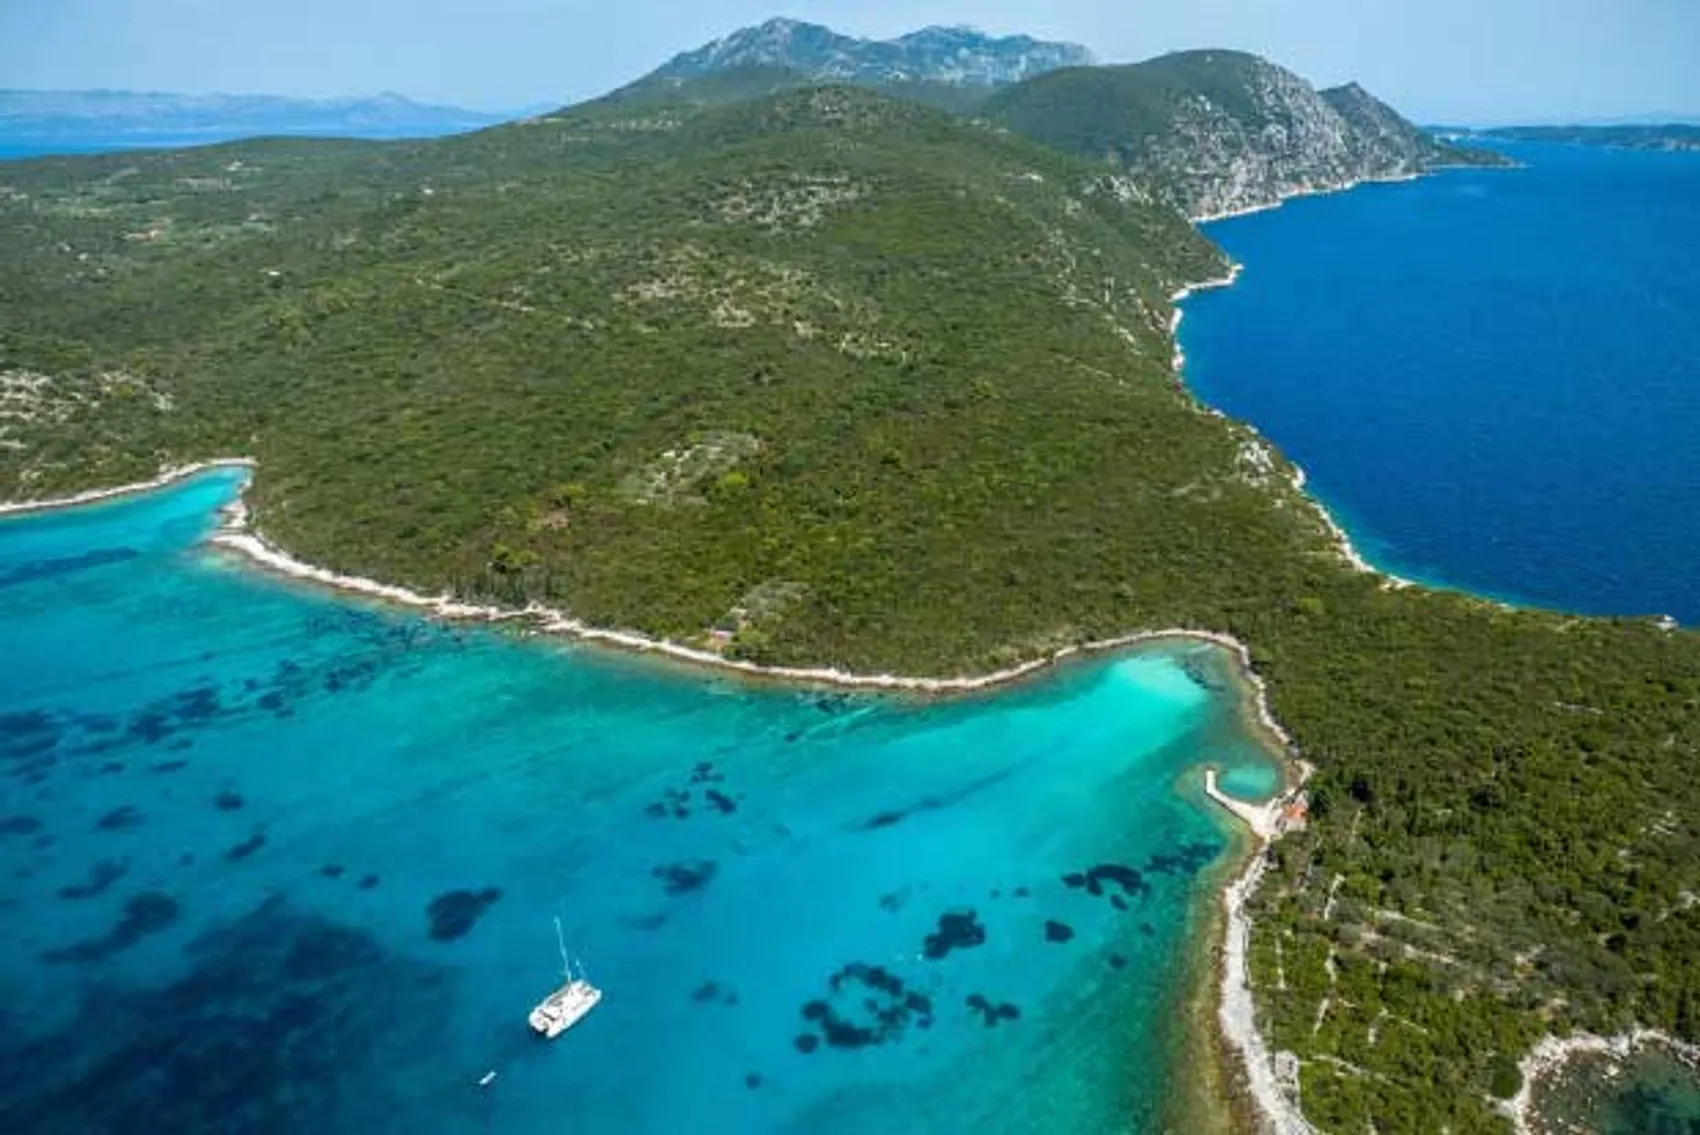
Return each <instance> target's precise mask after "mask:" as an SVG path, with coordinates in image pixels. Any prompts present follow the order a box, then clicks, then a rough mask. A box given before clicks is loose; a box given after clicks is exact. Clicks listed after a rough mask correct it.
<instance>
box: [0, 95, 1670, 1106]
mask: <svg viewBox="0 0 1700 1135" xmlns="http://www.w3.org/2000/svg"><path fill="white" fill-rule="evenodd" d="M674 93H675V94H679V92H674ZM1223 266H1224V262H1223V259H1222V257H1221V255H1220V253H1219V252H1218V251H1217V250H1215V249H1214V248H1213V247H1211V246H1210V245H1209V244H1208V242H1206V241H1205V240H1204V239H1203V238H1202V237H1200V236H1199V235H1198V234H1197V233H1196V232H1194V231H1193V230H1192V229H1191V228H1189V227H1188V226H1186V225H1185V224H1184V223H1183V222H1182V221H1181V219H1180V217H1179V216H1178V215H1177V214H1176V213H1174V212H1172V211H1170V210H1169V209H1167V208H1166V207H1163V206H1161V205H1158V204H1155V203H1152V202H1151V201H1149V200H1147V191H1146V189H1145V188H1144V187H1143V186H1142V185H1141V183H1139V182H1137V181H1134V180H1132V179H1129V178H1127V177H1126V176H1124V175H1118V174H1114V173H1112V172H1111V171H1109V170H1107V169H1105V168H1104V167H1103V166H1102V165H1100V164H1096V163H1092V162H1087V161H1084V160H1081V159H1076V158H1070V157H1065V156H1063V155H1061V154H1059V153H1056V152H1054V151H1050V150H1046V149H1043V148H1040V147H1039V146H1038V145H1036V144H1035V143H1032V142H1028V141H1025V140H1022V139H1020V138H1018V137H1014V136H1012V135H1010V134H1007V133H1003V132H1001V131H998V130H994V129H991V128H988V127H985V126H981V125H975V124H972V123H968V122H964V121H961V120H959V119H955V118H952V117H950V116H948V115H945V114H943V113H940V112H936V111H932V110H927V109H925V108H923V107H920V106H916V105H913V104H909V103H904V102H899V101H894V100H892V99H889V98H885V97H881V96H880V95H878V94H874V93H870V92H866V91H860V90H854V89H847V88H838V87H806V88H801V89H789V90H781V91H779V92H777V93H765V94H762V95H761V96H760V97H756V98H752V99H746V100H743V101H736V100H732V101H728V100H726V99H721V98H718V97H716V98H709V97H696V96H693V95H692V94H691V92H689V91H686V92H683V94H682V95H680V97H677V98H673V97H669V98H662V99H651V98H644V99H636V100H630V99H628V100H624V101H622V100H620V99H613V100H604V101H602V102H599V103H596V104H591V105H588V106H586V107H584V108H579V109H577V110H569V111H566V112H562V113H559V114H554V115H549V116H546V117H544V118H542V119H538V120H535V121H532V122H528V123H521V124H515V125H512V126H507V127H501V128H497V129H492V130H488V131H484V132H481V133H479V134H474V135H469V136H465V137H462V138H457V139H448V140H440V141H436V142H429V143H391V144H367V143H310V142H277V141H274V142H255V143H244V144H239V145H229V146H219V147H211V148H207V149H202V150H193V151H179V152H166V153H146V154H123V155H108V156H104V157H99V158H80V159H56V160H50V161H38V162H29V163H17V164H11V165H6V166H0V497H14V498H16V497H31V496H43V495H49V494H52V493H56V492H60V491H66V490H71V489H77V488H83V487H87V486H90V485H94V484H103V483H111V482H118V481H128V480H134V479H137V478H138V477H142V476H145V475H150V474H152V473H153V472H154V471H155V470H157V468H158V467H159V466H160V465H161V464H164V463H169V462H176V461H185V460H191V459H195V458H200V457H206V456H213V455H220V454H231V453H242V454H248V455H252V456H255V457H257V458H259V460H260V466H259V471H258V474H257V479H256V482H255V485H254V489H253V493H252V497H253V503H254V505H255V508H256V514H257V521H258V524H259V526H260V528H261V529H262V530H263V531H264V532H265V533H266V534H267V535H268V536H270V537H271V538H273V539H274V540H276V541H278V542H279V543H280V544H282V545H283V546H285V547H286V548H288V549H289V550H290V551H291V552H294V553H296V554H298V555H300V556H302V557H304V558H307V559H310V560H314V561H317V562H321V563H324V564H327V565H329V566H332V567H335V568H339V569H342V570H348V571H354V572H359V573H363V574H367V575H373V576H377V577H381V578H384V579H387V580H393V581H397V582H402V583H408V584H412V585H415V586H418V587H422V588H426V589H435V588H440V587H451V588H453V589H455V590H456V591H457V592H459V593H461V594H463V595H467V596H472V597H481V598H482V597H495V598H498V599H502V600H509V601H515V602H517V601H520V600H522V599H526V598H541V599H546V600H548V601H550V602H553V603H555V604H558V605H560V606H563V607H565V608H567V609H568V610H570V611H572V612H573V613H575V614H578V615H580V616H583V617H585V618H588V619H590V620H592V621H594V622H598V623H603V624H612V625H619V626H627V627H636V628H640V629H643V630H647V631H650V632H653V633H657V634H664V635H669V636H672V637H676V638H679V639H683V640H688V641H701V642H709V641H713V639H712V638H711V637H710V635H711V632H712V631H714V630H716V629H719V630H720V631H722V632H723V633H724V634H725V635H726V636H728V638H729V642H728V645H727V649H729V650H730V651H732V652H734V653H738V654H740V655H743V656H746V657H752V658H756V659H760V660H764V661H772V662H787V663H802V664H831V665H838V666H844V667H848V668H852V669H858V670H895V671H900V672H906V673H932V674H939V673H952V672H962V671H969V670H982V669H987V668H991V667H993V666H997V665H1000V664H1003V663H1007V662H1010V661H1013V660H1016V659H1019V658H1028V657H1033V656H1035V655H1038V654H1040V653H1042V652H1044V651H1046V650H1049V649H1050V648H1053V647H1055V646H1057V645H1060V644H1063V643H1068V642H1073V641H1077V640H1081V639H1089V638H1094V637H1102V636H1108V635H1112V634H1117V633H1124V632H1127V631H1130V630H1135V629H1140V628H1149V627H1162V626H1173V625H1191V626H1198V627H1208V628H1213V629H1218V630H1223V631H1228V632H1231V633H1233V634H1235V635H1238V636H1239V637H1240V638H1242V639H1243V640H1245V641H1246V642H1248V643H1249V644H1250V645H1251V649H1252V652H1253V657H1254V660H1255V663H1256V665H1257V667H1258V669H1259V670H1260V671H1261V672H1262V673H1263V674H1264V675H1265V676H1266V677H1267V678H1268V679H1269V682H1270V688H1271V694H1272V699H1273V705H1274V709H1275V712H1276V713H1277V715H1278V716H1279V717H1280V718H1281V719H1282V720H1283V721H1284V722H1285V723H1286V724H1287V725H1288V726H1289V727H1290V728H1291V729H1292V731H1293V732H1294V734H1295V736H1296V738H1297V740H1298V743H1299V744H1300V746H1301V747H1302V748H1303V750H1304V751H1305V755H1306V756H1307V757H1308V758H1309V759H1311V760H1312V761H1314V762H1316V763H1317V764H1318V766H1319V767H1320V771H1319V772H1318V774H1317V778H1316V780H1315V782H1314V800H1315V822H1314V824H1313V825H1312V828H1311V830H1310V831H1309V832H1308V833H1305V834H1303V835H1301V836H1298V837H1294V838H1292V839H1289V840H1287V841H1283V843H1282V844H1280V845H1279V846H1278V848H1277V851H1276V853H1275V854H1276V855H1277V856H1278V859H1279V869H1278V870H1277V871H1276V872H1275V873H1274V874H1273V875H1272V876H1271V878H1270V881H1269V882H1268V883H1266V884H1265V887H1264V888H1263V890H1262V891H1261V892H1260V895H1259V899H1258V902H1259V904H1260V907H1261V914H1262V915H1263V917H1261V918H1260V920H1259V923H1258V934H1257V937H1256V939H1255V941H1254V944H1253V946H1254V953H1253V969H1254V975H1255V977H1256V978H1257V981H1258V985H1259V1004H1260V1007H1261V1009H1262V1011H1263V1012H1265V1013H1266V1015H1267V1016H1268V1019H1269V1022H1270V1025H1271V1029H1272V1036H1273V1038H1274V1041H1275V1043H1276V1045H1277V1046H1278V1047H1280V1048H1283V1049H1290V1050H1293V1051H1296V1052H1297V1053H1299V1055H1300V1057H1301V1059H1302V1068H1303V1073H1302V1083H1303V1090H1304V1101H1305V1106H1306V1109H1307V1112H1308V1113H1309V1114H1311V1115H1312V1116H1313V1118H1315V1119H1316V1120H1317V1121H1318V1122H1319V1123H1320V1124H1321V1125H1322V1126H1323V1127H1324V1128H1325V1129H1327V1130H1330V1131H1361V1130H1364V1129H1365V1127H1366V1124H1367V1121H1368V1120H1369V1119H1370V1118H1373V1120H1374V1125H1375V1128H1376V1130H1379V1131H1382V1132H1396V1131H1405V1132H1421V1133H1424V1135H1427V1133H1431V1132H1434V1131H1438V1130H1441V1129H1443V1128H1445V1129H1450V1130H1452V1131H1455V1132H1467V1131H1486V1130H1500V1129H1502V1127H1503V1124H1502V1122H1501V1121H1500V1120H1499V1119H1498V1118H1497V1117H1496V1116H1495V1115H1494V1113H1493V1112H1492V1110H1491V1106H1490V1104H1489V1100H1488V1097H1489V1092H1490V1089H1493V1088H1495V1087H1497V1088H1499V1089H1504V1088H1505V1087H1506V1084H1505V1083H1504V1079H1505V1078H1504V1075H1503V1073H1502V1066H1503V1064H1504V1062H1506V1061H1508V1060H1510V1059H1512V1058H1514V1057H1515V1056H1517V1055H1518V1054H1520V1053H1521V1052H1522V1051H1523V1050H1524V1048H1525V1047H1526V1046H1527V1045H1528V1043H1529V1042H1530V1041H1531V1040H1532V1039H1533V1038H1534V1037H1535V1036H1537V1035H1538V1034H1539V1033H1540V1032H1542V1031H1545V1030H1547V1029H1549V1028H1550V1029H1558V1030H1562V1029H1565V1028H1568V1027H1570V1026H1572V1025H1587V1026H1589V1027H1593V1028H1596V1029H1603V1030H1612V1029H1615V1028H1618V1027H1621V1026H1623V1025H1625V1024H1627V1023H1629V1022H1630V1021H1639V1022H1642V1023H1645V1024H1650V1025H1656V1026H1662V1027H1665V1028H1671V1029H1675V1030H1678V1031H1680V1032H1682V1033H1683V1034H1684V1035H1687V1036H1689V1037H1691V1038H1697V1037H1700V911H1697V910H1696V909H1695V903H1694V901H1693V896H1694V895H1695V894H1696V893H1700V828H1697V825H1696V820H1695V817H1696V815H1700V808H1697V805H1700V799H1697V797H1700V790H1697V789H1696V787H1695V778H1694V777H1693V776H1692V775H1691V774H1690V773H1689V769H1690V768H1691V767H1692V764H1693V762H1694V761H1695V760H1696V759H1697V758H1700V752H1697V749H1700V636H1696V635H1694V634H1693V633H1691V632H1676V633H1670V632H1666V631H1663V630H1660V629H1658V628H1657V627H1655V626H1654V625H1653V624H1652V623H1651V622H1648V621H1636V620H1621V621H1610V620H1583V619H1570V618H1563V617H1558V616H1552V615H1546V614H1540V613H1533V612H1511V611H1507V610H1502V609H1500V608H1497V607H1494V606H1492V605H1489V604H1485V603H1480V602H1475V601H1472V600H1468V599H1464V598H1460V597H1456V596H1450V595H1441V594H1432V593H1427V592H1423V591H1419V590H1403V591H1393V590H1386V589H1383V588H1382V587H1381V586H1379V584H1378V583H1377V581H1375V580H1374V579H1372V578H1370V577H1366V576H1363V575H1359V574H1356V573H1354V572H1352V571H1350V570H1349V569H1348V568H1347V567H1346V565H1344V564H1343V563H1342V561H1341V560H1340V558H1339V556H1338V554H1337V552H1336V551H1335V549H1334V548H1333V546H1332V544H1331V543H1330V541H1329V538H1328V536H1327V533H1326V532H1325V530H1324V527H1323V525H1322V522H1321V520H1320V517H1319V516H1318V514H1317V513H1316V512H1315V511H1314V510H1313V508H1312V507H1311V506H1310V505H1309V504H1308V502H1307V501H1306V500H1305V499H1304V498H1303V497H1302V496H1301V495H1300V494H1299V493H1297V492H1296V491H1295V490H1294V489H1293V488H1292V487H1291V484H1290V482H1289V480H1288V477H1287V474H1288V473H1289V472H1290V469H1289V467H1288V466H1287V465H1286V464H1285V462H1284V461H1283V460H1282V459H1281V458H1280V457H1279V456H1278V455H1276V454H1273V453H1271V452H1270V451H1269V450H1268V449H1267V447H1265V446H1264V445H1263V444H1262V443H1261V442H1260V441H1259V440H1258V439H1257V438H1256V436H1255V435H1254V434H1252V433H1251V432H1250V431H1249V430H1246V429H1245V428H1243V427H1241V426H1238V425H1235V424H1233V423H1230V422H1228V421H1226V420H1225V419H1222V418H1219V417H1216V416H1213V415H1210V414H1206V413H1203V412H1201V411H1200V409H1199V407H1198V406H1197V405H1196V404H1195V403H1194V402H1193V400H1192V399H1191V398H1190V397H1189V396H1188V395H1187V394H1186V392H1185V391H1184V390H1182V389H1181V388H1180V387H1179V385H1178V383H1177V380H1176V379H1175V377H1174V375H1173V374H1172V373H1171V370H1170V359H1171V351H1172V344H1171V342H1170V340H1169V337H1168V326H1169V317H1170V313H1171V309H1170V305H1169V300H1168V296H1169V294H1170V293H1171V291H1172V290H1173V288H1174V287H1176V286H1177V285H1178V284H1179V283H1181V282H1183V281H1186V280H1195V279H1201V278H1204V277H1208V276H1212V275H1216V274H1218V273H1219V272H1220V271H1221V270H1222V268H1223ZM1330 900H1332V901H1330ZM1496 1072H1500V1073H1501V1074H1500V1075H1498V1076H1497V1078H1496Z"/></svg>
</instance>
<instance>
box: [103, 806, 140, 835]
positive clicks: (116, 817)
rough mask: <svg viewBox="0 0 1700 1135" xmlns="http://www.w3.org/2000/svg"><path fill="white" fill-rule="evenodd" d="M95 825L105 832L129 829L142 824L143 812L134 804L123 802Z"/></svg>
mask: <svg viewBox="0 0 1700 1135" xmlns="http://www.w3.org/2000/svg"><path fill="white" fill-rule="evenodd" d="M94 826H95V829H96V830H97V831H103V832H119V831H127V830H129V829H130V828H139V827H141V826H142V814H141V812H139V811H138V810H137V809H136V808H135V807H134V806H133V805H130V804H123V805H120V806H119V807H117V808H114V809H112V811H110V812H108V813H106V815H104V816H102V817H101V818H100V819H99V820H97V821H96V822H95V825H94Z"/></svg>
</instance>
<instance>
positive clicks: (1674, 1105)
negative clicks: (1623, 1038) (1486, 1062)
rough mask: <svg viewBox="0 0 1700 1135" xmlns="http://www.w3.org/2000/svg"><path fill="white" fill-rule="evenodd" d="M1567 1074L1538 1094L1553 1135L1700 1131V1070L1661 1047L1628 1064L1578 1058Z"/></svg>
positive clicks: (1639, 1054) (1639, 1052) (1655, 1134)
mask: <svg viewBox="0 0 1700 1135" xmlns="http://www.w3.org/2000/svg"><path fill="white" fill-rule="evenodd" d="M1562 1076H1563V1078H1562V1079H1561V1080H1560V1081H1559V1082H1558V1083H1557V1084H1556V1085H1554V1086H1551V1087H1549V1088H1547V1089H1544V1090H1542V1091H1539V1092H1538V1093H1537V1102H1538V1104H1539V1113H1540V1117H1541V1122H1542V1124H1543V1126H1544V1127H1545V1128H1546V1129H1547V1130H1548V1131H1550V1132H1552V1135H1583V1133H1587V1135H1696V1132H1700V1069H1696V1068H1694V1067H1691V1066H1690V1065H1688V1064H1685V1063H1683V1061H1682V1060H1680V1059H1679V1058H1677V1057H1676V1056H1675V1055H1674V1054H1673V1053H1671V1052H1670V1051H1668V1050H1666V1049H1665V1048H1663V1047H1661V1046H1658V1045H1649V1046H1647V1047H1644V1048H1641V1049H1639V1050H1637V1051H1636V1052H1635V1053H1634V1054H1633V1055H1632V1056H1630V1057H1629V1059H1627V1060H1617V1059H1614V1058H1608V1057H1604V1056H1598V1055H1585V1056H1582V1057H1578V1058H1577V1059H1575V1060H1573V1061H1572V1062H1570V1063H1569V1064H1568V1065H1566V1067H1565V1068H1564V1070H1563V1074H1562Z"/></svg>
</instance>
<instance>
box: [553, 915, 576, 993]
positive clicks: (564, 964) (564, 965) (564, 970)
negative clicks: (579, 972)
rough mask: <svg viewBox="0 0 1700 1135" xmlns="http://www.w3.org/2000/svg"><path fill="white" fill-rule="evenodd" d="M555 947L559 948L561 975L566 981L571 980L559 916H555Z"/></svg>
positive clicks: (570, 970) (569, 965) (564, 938)
mask: <svg viewBox="0 0 1700 1135" xmlns="http://www.w3.org/2000/svg"><path fill="white" fill-rule="evenodd" d="M555 945H557V946H559V947H560V948H561V975H562V976H563V977H565V978H566V979H567V980H568V981H571V980H572V979H573V967H572V963H571V962H569V961H567V939H566V937H565V935H563V934H562V933H561V916H560V915H558V914H557V915H556V916H555Z"/></svg>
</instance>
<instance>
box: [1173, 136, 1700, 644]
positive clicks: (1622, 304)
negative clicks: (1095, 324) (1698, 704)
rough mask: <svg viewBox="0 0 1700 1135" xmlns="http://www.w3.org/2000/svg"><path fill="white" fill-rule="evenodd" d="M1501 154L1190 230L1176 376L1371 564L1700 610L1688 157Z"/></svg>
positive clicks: (1632, 609)
mask: <svg viewBox="0 0 1700 1135" xmlns="http://www.w3.org/2000/svg"><path fill="white" fill-rule="evenodd" d="M1506 149H1507V152H1509V153H1511V154H1512V155H1513V156H1514V157H1516V158H1518V159H1519V160H1521V161H1523V162H1525V163H1526V164H1527V168H1525V169H1520V170H1512V171H1488V170H1481V171H1452V172H1447V173H1444V174H1441V175H1438V176H1435V177H1431V178H1427V179H1424V180H1421V181H1414V182H1408V183H1403V184H1396V185H1380V186H1370V187H1365V188H1362V189H1358V190H1355V191H1353V192H1350V193H1343V194H1338V195H1334V196H1327V197H1316V198H1310V199H1306V200H1299V201H1293V202H1290V203H1288V204H1287V205H1285V206H1284V207H1282V208H1280V209H1277V210H1273V211H1270V212H1266V213H1259V214H1254V215H1251V216H1247V217H1241V218H1236V219H1232V220H1227V221H1222V222H1219V223H1216V224H1212V225H1208V226H1206V231H1207V232H1208V233H1209V234H1210V236H1211V237H1212V238H1214V239H1215V240H1217V241H1218V242H1220V243H1221V244H1222V245H1223V247H1225V248H1226V249H1227V250H1228V252H1229V253H1230V254H1232V255H1233V257H1234V258H1235V259H1236V260H1238V261H1240V262H1241V263H1243V264H1244V266H1245V271H1244V274H1243V275H1242V276H1241V278H1240V281H1239V282H1238V283H1237V284H1236V285H1235V286H1234V287H1232V288H1228V289H1224V290H1221V291H1213V292H1206V293H1202V294H1200V295H1198V296H1197V297H1195V298H1193V299H1191V300H1189V301H1187V305H1186V311H1187V318H1186V322H1185V324H1184V325H1183V339H1184V344H1185V349H1186V357H1187V374H1186V377H1187V381H1188V382H1189V383H1190V384H1191V386H1192V387H1193V389H1194V390H1196V391H1197V392H1198V394H1199V395H1200V396H1201V397H1202V398H1203V399H1204V400H1205V401H1206V402H1208V403H1210V404H1212V405H1214V406H1217V407H1219V408H1221V409H1222V410H1224V411H1226V412H1227V413H1228V414H1230V415H1232V416H1234V417H1237V418H1242V419H1244V420H1246V421H1249V422H1252V423H1253V424H1255V425H1256V426H1257V427H1258V429H1260V430H1261V431H1262V432H1263V433H1265V434H1266V435H1267V436H1269V437H1270V438H1272V439H1273V440H1274V441H1275V442H1276V443H1277V444H1279V445H1280V446H1281V448H1282V449H1283V450H1284V451H1285V452H1286V453H1287V454H1288V455H1289V456H1290V457H1292V458H1293V459H1294V460H1296V461H1298V462H1299V463H1300V464H1302V465H1303V466H1304V467H1305V469H1306V471H1307V472H1308V473H1309V475H1310V484H1311V487H1312V489H1313V490H1314V491H1315V492H1316V493H1317V494H1318V495H1319V496H1320V497H1321V498H1322V499H1323V500H1324V501H1326V502H1327V504H1328V505H1329V507H1330V508H1331V509H1332V510H1333V511H1334V513H1335V515H1336V517H1337V518H1338V519H1339V520H1340V522H1341V523H1342V524H1343V525H1344V527H1345V528H1346V529H1347V531H1348V532H1350V533H1351V535H1352V537H1353V540H1354V541H1355V542H1356V543H1357V544H1358V546H1359V548H1360V549H1361V550H1362V551H1363V552H1364V554H1365V555H1366V556H1367V558H1369V559H1370V560H1371V561H1372V562H1373V563H1375V564H1376V565H1377V566H1379V567H1382V568H1385V569H1386V570H1389V571H1392V572H1395V573H1398V574H1400V575H1405V576H1409V577H1414V578H1417V579H1421V580H1424V581H1426V582H1431V583H1439V584H1444V585H1449V586H1455V587H1460V588H1464V589H1467V590H1470V591H1474V592H1478V593H1485V594H1489V595H1493V596H1496V597H1500V598H1506V599H1511V600H1514V601H1520V602H1525V603H1530V604H1536V605H1541V606H1549V607H1557V608H1563V609H1567V610H1574V611H1580V612H1586V613H1595V614H1600V613H1611V614H1657V613H1664V614H1671V615H1674V616H1676V617H1677V618H1678V619H1679V620H1681V621H1682V622H1683V623H1685V624H1690V625H1693V624H1697V623H1700V572H1696V571H1695V566H1696V565H1697V564H1700V269H1697V268H1696V263H1695V261H1696V254H1697V253H1700V154H1652V153H1629V152H1617V151H1608V150H1598V149H1585V148H1581V147H1568V146H1556V145H1527V146H1515V147H1506Z"/></svg>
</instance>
